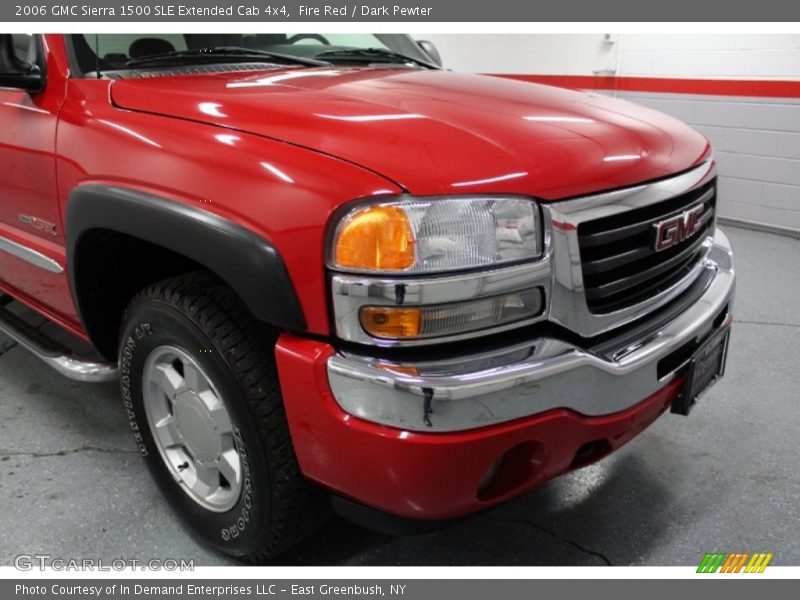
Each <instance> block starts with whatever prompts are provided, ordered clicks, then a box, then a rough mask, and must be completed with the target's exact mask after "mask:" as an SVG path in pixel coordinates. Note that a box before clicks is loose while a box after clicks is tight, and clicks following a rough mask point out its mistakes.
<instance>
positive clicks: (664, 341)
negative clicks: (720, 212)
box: [328, 230, 735, 432]
mask: <svg viewBox="0 0 800 600" xmlns="http://www.w3.org/2000/svg"><path fill="white" fill-rule="evenodd" d="M734 284H735V277H734V270H733V258H732V254H731V247H730V242H729V240H728V238H727V236H726V235H725V234H724V233H723V232H722V231H720V230H717V232H716V234H715V237H714V240H713V245H712V246H711V250H710V252H709V254H708V257H707V258H706V260H705V262H704V264H703V268H702V273H701V274H700V276H699V277H698V278H697V279H696V280H695V283H694V284H693V287H692V288H691V289H689V290H687V291H686V292H685V294H686V295H687V296H689V297H692V298H696V299H695V300H694V301H693V302H692V303H691V304H690V305H689V306H687V307H684V308H683V310H682V311H681V312H680V313H679V314H678V315H677V316H675V317H674V318H672V319H671V320H669V321H668V322H666V323H664V324H662V325H660V326H658V327H655V328H653V327H652V326H651V327H648V323H644V324H642V325H639V326H637V327H635V328H634V329H633V330H632V331H633V333H634V337H633V338H632V337H631V330H630V329H626V333H623V334H620V336H619V337H618V338H616V339H611V340H605V341H604V342H603V343H602V345H595V346H593V347H590V348H583V347H580V346H579V345H575V344H572V343H569V342H566V341H563V340H560V339H557V338H550V337H541V338H537V339H533V340H529V341H527V342H526V343H524V344H518V345H516V346H513V347H508V348H503V349H502V350H499V351H493V352H482V353H475V354H471V355H467V356H459V357H458V358H457V359H453V360H449V361H448V360H445V361H436V362H403V363H393V362H388V361H381V360H378V359H375V358H373V357H367V356H360V355H355V354H345V353H338V354H335V355H333V356H331V358H330V359H329V360H328V378H329V382H330V386H331V389H332V391H333V395H334V397H335V399H336V401H337V402H338V404H339V405H340V406H341V408H342V409H343V410H344V411H345V412H347V413H349V414H351V415H354V416H357V417H359V418H361V419H365V420H367V421H371V422H375V423H381V424H384V425H388V426H390V427H395V428H400V429H405V430H409V431H425V432H445V431H462V430H468V429H475V428H479V427H485V426H488V425H493V424H497V423H502V422H505V421H511V420H514V419H519V418H523V417H528V416H531V415H535V414H537V413H541V412H543V411H546V410H550V409H554V408H567V409H571V410H574V411H576V412H578V413H581V414H584V415H588V416H598V415H605V414H611V413H616V412H619V411H621V410H625V409H626V408H629V407H631V406H633V405H634V404H636V403H638V402H639V401H641V400H643V399H644V398H646V397H648V396H650V395H651V394H653V393H654V392H656V391H657V390H659V389H660V388H662V387H664V386H665V385H666V384H667V383H669V382H670V381H671V380H672V379H674V378H675V377H676V376H677V374H678V372H679V370H680V368H681V367H682V366H683V363H682V362H680V357H681V352H682V351H684V350H685V349H686V348H687V347H691V344H692V342H693V341H700V340H702V339H704V338H705V337H707V336H708V335H709V334H710V332H711V331H712V329H713V328H714V327H719V326H722V325H725V324H727V323H729V322H730V320H731V318H732V317H731V313H730V308H731V302H732V299H733V292H734ZM676 302H677V301H676ZM667 309H668V307H664V308H663V309H660V310H657V311H656V312H655V314H654V315H653V316H652V317H651V320H650V321H649V323H652V322H653V321H656V320H657V319H659V318H662V319H663V318H664V316H663V315H664V314H665V312H666V311H667ZM637 331H638V332H641V335H640V336H638V337H637V336H636V335H635V334H636V332H637ZM465 343H468V342H465ZM676 360H677V362H676ZM667 368H668V369H669V370H667V371H665V369H667Z"/></svg>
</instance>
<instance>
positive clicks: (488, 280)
mask: <svg viewBox="0 0 800 600" xmlns="http://www.w3.org/2000/svg"><path fill="white" fill-rule="evenodd" d="M0 40H1V43H0V122H1V123H2V128H0V173H1V174H2V178H1V179H0V198H1V199H2V200H1V201H0V289H1V290H2V292H3V294H4V296H3V298H4V300H3V303H2V307H0V331H2V332H4V333H6V334H7V335H9V336H11V337H12V338H14V339H16V340H18V341H19V343H20V344H21V345H23V346H25V347H26V348H28V349H29V350H31V351H32V352H34V353H35V354H36V355H37V356H38V357H39V358H41V359H42V360H44V361H45V362H47V363H48V364H49V365H51V366H52V367H54V368H55V369H56V370H58V371H59V372H60V373H62V374H63V375H66V376H67V377H70V378H72V379H76V380H81V381H109V380H112V379H116V378H119V381H120V385H121V390H122V400H123V405H124V409H125V411H126V413H127V417H128V419H129V421H130V426H131V428H132V430H133V435H134V437H135V440H136V444H137V445H138V448H139V450H140V452H141V454H142V456H143V457H144V458H145V460H146V462H147V464H148V466H149V467H150V470H151V471H152V473H153V476H154V478H155V480H156V481H157V483H158V484H159V486H160V487H161V488H162V490H163V492H164V494H165V496H166V498H168V500H169V501H170V502H171V504H172V505H173V506H174V507H175V509H176V513H177V514H178V515H180V517H181V518H182V519H183V520H184V521H185V522H186V523H187V525H188V526H189V527H190V528H191V529H192V530H193V531H194V532H195V533H196V534H197V535H199V536H200V537H201V538H202V539H204V540H205V541H207V542H208V543H209V544H211V545H213V546H214V547H216V548H218V549H219V550H221V551H223V552H226V553H228V554H230V555H232V556H236V557H239V558H241V559H243V560H249V561H255V560H264V559H267V558H269V557H271V556H275V555H276V554H278V553H280V552H281V551H283V550H285V549H287V548H288V547H290V546H291V545H292V544H295V543H296V542H297V541H298V540H300V539H303V537H304V536H306V535H308V534H309V533H310V532H312V531H313V530H314V529H315V527H316V526H318V525H319V523H320V522H321V521H322V520H323V519H324V517H325V515H326V514H327V512H328V511H327V510H326V509H327V508H329V507H330V505H331V499H333V506H334V508H336V509H337V510H338V511H340V512H341V513H343V514H345V515H347V516H349V517H350V518H360V519H363V520H370V519H372V520H373V522H376V520H377V519H378V517H379V516H385V518H386V519H389V520H391V519H395V520H404V521H405V520H412V522H434V521H439V520H446V519H450V518H454V517H459V516H462V515H466V514H469V513H471V512H475V511H478V510H481V509H483V508H486V507H489V506H492V505H494V504H496V503H498V502H502V501H504V500H507V499H509V498H511V497H514V496H517V495H519V494H520V493H522V492H524V491H526V490H529V489H531V488H532V487H534V486H537V485H539V484H541V483H542V482H544V481H546V480H548V479H550V478H552V477H554V476H556V475H559V474H562V473H565V472H567V471H569V470H571V469H575V468H578V467H581V466H584V465H586V464H589V463H591V462H593V461H596V460H599V459H600V458H602V457H603V456H605V455H606V454H608V453H609V452H611V451H613V450H615V449H616V448H618V447H619V446H621V445H622V444H624V443H626V442H627V441H629V440H630V439H631V438H632V437H634V436H635V435H637V434H638V433H639V432H641V431H642V430H643V429H644V428H645V427H647V426H648V425H649V424H650V423H652V422H653V421H654V420H655V419H656V418H657V417H658V416H659V415H660V414H662V413H663V412H664V411H666V410H668V409H670V408H671V410H672V412H675V413H682V414H688V411H689V408H690V407H691V405H692V403H693V402H694V401H695V399H696V397H697V396H698V395H699V394H700V393H702V392H703V390H704V389H706V388H707V387H708V386H709V385H710V384H711V383H713V381H715V380H716V379H717V378H718V377H719V376H720V375H721V374H722V372H723V369H724V363H725V355H726V349H727V340H728V332H729V329H730V323H731V320H732V315H731V307H732V299H733V290H734V272H733V263H732V257H731V249H730V244H729V242H728V238H727V237H726V236H725V234H724V233H723V232H722V231H720V230H719V229H718V228H717V227H716V212H715V211H716V204H717V196H716V189H717V188H716V175H715V173H716V171H715V163H714V160H713V157H712V154H711V148H710V147H709V144H708V142H707V140H706V139H705V138H704V137H703V136H702V135H700V134H699V133H697V132H695V131H694V130H692V129H690V128H689V127H687V126H686V125H684V124H682V123H680V122H679V121H676V120H675V119H673V118H670V117H668V116H666V115H663V114H660V113H658V112H655V111H652V110H649V109H645V108H642V107H639V106H636V105H634V104H630V103H628V102H624V101H619V100H616V99H613V98H610V97H607V96H604V95H599V94H593V93H586V92H580V91H571V90H565V89H559V88H554V87H548V86H541V85H535V84H530V83H523V82H518V81H511V80H507V79H502V78H496V77H488V76H479V75H468V74H459V73H453V72H448V71H446V70H443V69H442V68H441V67H440V66H439V64H438V63H439V58H438V54H437V53H436V51H435V49H434V48H433V47H432V46H431V45H430V44H429V43H427V42H416V41H414V40H412V39H411V38H410V37H408V36H405V35H382V34H375V35H372V34H356V35H344V34H334V35H321V34H296V35H289V34H266V35H254V34H248V35H229V34H220V35H206V34H197V35H163V36H152V35H142V36H134V35H80V34H69V35H17V34H14V35H2V36H0ZM12 302H19V303H22V304H25V305H27V306H28V307H30V308H32V309H33V310H34V311H36V312H37V313H39V314H41V315H44V316H45V317H47V318H48V319H50V320H52V321H53V322H55V323H57V324H58V325H60V326H61V327H62V328H64V329H66V330H67V331H69V332H71V333H72V334H74V335H75V336H78V337H79V338H81V339H83V340H85V341H88V342H90V343H91V345H92V346H93V348H94V349H96V355H95V356H94V357H86V356H83V355H79V354H76V353H75V352H70V351H69V350H66V349H65V348H64V347H63V346H61V345H59V344H57V343H56V342H55V341H53V340H52V339H50V338H45V337H43V336H42V334H41V333H40V332H38V331H36V330H34V329H33V328H31V327H30V326H29V325H28V324H27V323H26V322H25V321H24V320H22V319H21V318H20V316H19V314H18V312H14V311H12V310H10V306H9V305H10V304H11V303H12Z"/></svg>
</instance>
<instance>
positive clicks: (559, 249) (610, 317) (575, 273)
mask: <svg viewBox="0 0 800 600" xmlns="http://www.w3.org/2000/svg"><path fill="white" fill-rule="evenodd" d="M715 176H716V163H715V161H714V159H713V157H712V156H710V155H709V156H708V157H707V158H706V159H704V160H703V161H701V162H698V163H697V164H696V165H695V166H693V167H691V168H689V169H687V170H685V171H682V172H678V173H675V174H672V175H669V176H667V177H663V178H661V179H656V180H654V181H649V182H645V183H640V184H636V185H632V186H629V187H624V188H617V189H612V190H610V191H605V192H599V193H597V194H591V195H588V196H578V197H575V198H571V199H567V200H560V201H556V202H550V203H543V204H542V211H543V214H544V220H545V226H546V227H545V248H546V254H547V256H549V257H550V260H551V262H552V273H553V279H552V285H551V291H550V296H549V298H550V301H549V303H548V320H549V321H551V322H553V323H556V324H558V325H561V326H563V327H564V328H565V329H568V330H570V331H572V332H574V333H576V334H577V335H580V336H581V337H584V338H591V337H594V336H597V335H601V334H605V333H607V332H610V331H613V330H614V329H617V328H618V327H622V326H624V325H627V324H629V323H632V322H634V321H637V320H639V319H642V318H645V317H647V316H648V315H650V314H652V313H653V312H655V311H657V310H658V309H659V308H660V307H662V306H665V305H666V304H668V303H670V302H672V301H673V300H674V299H675V298H677V297H679V296H682V295H683V294H685V293H691V294H695V293H696V292H695V291H693V290H695V286H694V283H695V282H696V281H698V278H699V277H701V275H702V274H704V273H706V272H707V271H708V270H710V269H713V266H712V265H709V264H708V263H707V261H706V260H702V261H700V262H698V263H697V264H696V265H695V266H694V267H693V268H692V270H691V271H690V272H689V273H688V274H687V275H686V277H684V278H683V279H681V280H679V281H677V282H676V283H675V284H674V285H673V286H672V287H670V288H669V289H666V290H664V291H662V292H659V293H655V294H654V295H653V296H651V297H650V298H648V299H645V300H643V301H642V302H640V303H638V304H636V305H633V306H630V307H628V308H620V309H619V310H616V311H614V312H609V313H605V314H600V313H593V312H591V311H590V310H589V307H588V306H587V303H586V292H585V290H584V282H583V268H582V264H581V255H580V244H579V240H578V228H579V227H580V225H581V224H582V223H585V222H589V221H594V220H596V219H600V218H603V217H608V216H611V215H617V214H620V213H625V212H629V211H631V210H635V209H638V208H641V207H645V206H650V205H653V204H657V203H660V202H663V201H665V200H669V199H671V198H675V197H676V196H680V195H682V194H685V193H687V192H689V191H691V190H694V189H696V188H699V187H701V186H703V185H705V184H707V183H709V182H710V181H712V180H713V179H714V178H715ZM702 246H703V252H704V253H705V254H706V257H707V255H708V252H710V251H711V248H712V246H713V238H707V240H706V243H704V244H703V245H702Z"/></svg>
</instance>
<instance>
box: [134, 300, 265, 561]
mask: <svg viewBox="0 0 800 600" xmlns="http://www.w3.org/2000/svg"><path fill="white" fill-rule="evenodd" d="M120 340H121V341H120V353H119V362H120V387H121V390H122V400H123V404H124V406H125V410H126V412H127V417H128V421H129V423H130V426H131V429H132V430H133V434H134V438H135V440H136V443H137V445H138V447H139V452H140V453H141V454H142V456H143V457H144V459H145V462H146V463H147V465H148V467H149V469H150V471H151V473H152V475H153V477H154V479H155V481H156V483H157V484H158V486H159V488H160V489H161V491H162V493H163V494H164V496H165V497H166V498H167V500H168V501H169V502H170V504H171V505H172V507H173V508H174V509H175V511H176V512H177V513H178V515H179V516H180V517H181V519H182V520H183V521H184V522H185V524H186V525H187V526H188V527H189V529H190V531H191V532H192V533H193V534H194V535H196V536H198V537H199V538H201V539H202V540H203V541H204V542H206V543H208V544H210V545H211V546H213V547H215V548H217V549H218V550H220V551H222V552H224V553H226V554H229V555H232V556H246V555H248V554H250V553H251V552H253V551H255V550H256V549H257V548H258V546H259V543H260V540H261V539H262V537H263V535H264V532H265V530H266V529H267V524H268V522H269V513H270V487H271V486H270V482H269V468H268V466H267V460H266V456H265V452H264V448H263V446H262V443H261V439H260V436H259V432H258V429H257V427H256V426H255V424H254V419H253V417H252V415H251V414H250V412H249V409H248V407H247V400H246V392H245V391H244V390H243V389H242V386H241V385H240V384H239V383H238V382H237V379H236V377H235V375H234V372H233V369H231V367H230V366H229V365H228V363H227V362H226V360H225V357H224V356H222V355H221V354H220V352H219V351H218V350H217V349H216V348H215V346H214V342H213V340H212V339H211V338H210V337H209V336H208V335H207V334H206V333H205V332H204V331H203V330H202V329H201V328H200V326H199V325H198V324H197V323H195V322H194V321H192V320H191V319H190V318H188V317H187V316H186V315H184V314H183V313H182V312H181V311H180V310H178V309H177V308H176V307H174V306H172V305H170V304H168V303H166V302H163V301H159V300H154V299H150V300H145V301H143V302H141V303H140V304H138V305H136V306H134V307H133V308H132V310H131V311H130V312H129V314H128V318H127V320H126V323H125V325H124V328H123V330H122V335H121V338H120ZM159 346H174V347H177V348H180V349H181V350H183V351H184V352H186V353H187V354H189V355H190V356H191V357H192V358H193V359H194V360H195V361H197V362H198V363H199V364H200V365H201V366H202V368H203V369H204V370H205V372H206V374H207V375H208V376H209V377H210V378H211V380H212V382H213V384H214V387H215V388H216V389H217V391H218V392H219V394H220V395H221V396H222V398H223V399H224V402H225V405H226V407H227V408H228V412H229V414H230V416H231V420H232V422H233V425H234V437H235V441H236V445H237V449H238V450H239V454H240V456H241V459H242V476H243V485H242V493H241V495H240V497H239V500H238V502H237V503H236V505H235V506H234V507H233V508H232V509H230V510H228V511H226V512H216V511H212V510H209V509H207V508H204V507H203V506H201V505H200V504H199V503H198V502H196V501H195V500H194V499H192V498H191V497H190V496H189V495H188V494H187V493H186V492H185V491H184V490H183V489H181V487H180V485H179V484H178V483H177V482H176V481H175V479H174V477H173V476H172V474H171V472H170V470H169V468H168V467H167V465H165V464H164V461H163V459H162V457H161V454H160V452H159V450H158V447H157V446H156V443H155V440H154V439H153V435H152V433H151V430H150V425H149V423H148V422H147V413H146V412H145V408H144V399H143V393H142V375H143V372H144V365H145V363H146V361H147V358H148V356H149V355H150V353H151V352H152V351H153V350H154V349H156V348H158V347H159ZM201 351H202V352H201Z"/></svg>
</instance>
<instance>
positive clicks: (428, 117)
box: [111, 68, 708, 199]
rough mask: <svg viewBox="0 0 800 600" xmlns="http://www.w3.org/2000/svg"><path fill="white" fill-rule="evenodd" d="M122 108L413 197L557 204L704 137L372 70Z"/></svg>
mask: <svg viewBox="0 0 800 600" xmlns="http://www.w3.org/2000/svg"><path fill="white" fill-rule="evenodd" d="M111 95H112V99H113V102H114V103H115V104H117V105H118V106H121V107H124V108H128V109H132V110H140V111H145V112H149V113H159V114H165V115H170V116H174V117H179V118H185V119H193V120H198V121H203V122H209V123H215V124H217V125H219V126H222V127H230V128H232V129H236V130H242V131H249V132H254V133H257V134H259V135H264V136H269V137H273V138H277V139H281V140H286V141H289V142H291V143H294V144H299V145H302V146H305V147H309V148H313V149H315V150H319V151H321V152H325V153H327V154H331V155H334V156H339V157H342V158H344V159H346V160H348V161H352V162H354V163H356V164H359V165H363V166H365V167H367V168H369V169H371V170H373V171H375V172H378V173H382V174H384V175H386V176H387V177H389V178H390V179H392V180H393V181H396V182H397V183H398V184H400V185H402V186H403V187H405V188H406V189H407V190H409V191H410V192H412V193H415V194H421V195H429V194H465V193H472V192H475V193H497V192H507V193H516V194H527V195H531V196H537V197H540V198H544V199H560V198H565V197H570V196H576V195H580V194H586V193H591V192H596V191H599V190H603V189H610V188H615V187H622V186H627V185H632V184H635V183H640V182H642V181H646V180H651V179H657V178H660V177H664V176H666V175H671V174H674V173H676V172H678V171H682V170H684V169H687V168H689V167H691V166H693V165H695V164H697V163H698V162H699V161H700V160H701V159H702V158H703V157H704V156H705V155H706V153H707V151H708V143H707V142H706V140H705V138H704V137H703V136H702V135H700V134H699V133H697V132H695V131H694V130H692V129H691V128H689V127H688V126H686V125H684V124H683V123H681V122H680V121H677V120H675V119H673V118H672V117H668V116H666V115H664V114H662V113H658V112H656V111H653V110H650V109H647V108H644V107H640V106H636V105H634V104H631V103H629V102H625V101H621V100H615V99H613V98H610V97H607V96H602V95H593V94H587V93H584V92H576V91H571V90H564V89H559V88H555V87H548V86H542V85H535V84H526V83H521V82H517V81H510V80H504V79H500V78H496V77H484V76H479V75H465V74H457V73H451V72H447V71H426V70H406V69H377V68H318V69H293V70H281V71H272V72H268V71H265V72H262V73H255V74H253V73H247V74H241V73H239V74H236V73H233V74H231V73H229V74H222V75H211V76H197V77H173V78H158V79H126V80H123V81H117V82H115V83H114V84H113V86H112V90H111Z"/></svg>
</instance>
